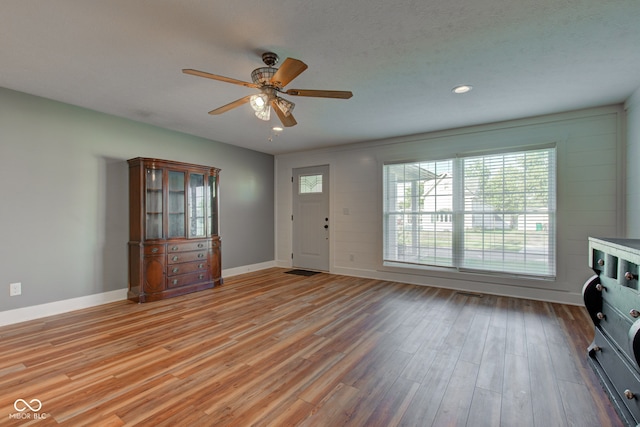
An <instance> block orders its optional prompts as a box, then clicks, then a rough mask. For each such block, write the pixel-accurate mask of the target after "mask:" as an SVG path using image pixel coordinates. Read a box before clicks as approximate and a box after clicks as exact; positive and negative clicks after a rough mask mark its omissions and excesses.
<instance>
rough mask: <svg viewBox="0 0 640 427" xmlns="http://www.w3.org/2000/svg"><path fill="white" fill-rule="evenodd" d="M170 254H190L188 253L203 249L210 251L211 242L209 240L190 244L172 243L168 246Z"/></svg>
mask: <svg viewBox="0 0 640 427" xmlns="http://www.w3.org/2000/svg"><path fill="white" fill-rule="evenodd" d="M167 247H168V249H167V250H168V252H169V253H173V252H188V251H199V250H203V249H209V242H208V241H207V240H199V241H197V242H188V243H172V242H170V243H169V244H168V245H167Z"/></svg>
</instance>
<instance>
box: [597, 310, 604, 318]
mask: <svg viewBox="0 0 640 427" xmlns="http://www.w3.org/2000/svg"><path fill="white" fill-rule="evenodd" d="M596 317H597V318H598V319H600V320H603V319H604V318H605V317H606V316H605V315H604V313H603V312H601V311H599V312H598V314H596Z"/></svg>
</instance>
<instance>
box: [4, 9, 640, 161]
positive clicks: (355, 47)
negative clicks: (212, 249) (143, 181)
mask: <svg viewBox="0 0 640 427" xmlns="http://www.w3.org/2000/svg"><path fill="white" fill-rule="evenodd" d="M0 12H1V14H0V86H2V87H6V88H10V89H14V90H18V91H22V92H26V93H30V94H34V95H39V96H42V97H46V98H51V99H54V100H58V101H62V102H66V103H70V104H74V105H78V106H82V107H86V108H90V109H93V110H97V111H101V112H105V113H109V114H113V115H116V116H120V117H126V118H130V119H132V120H136V121H140V122H145V123H150V124H153V125H157V126H161V127H164V128H168V129H173V130H177V131H181V132H186V133H189V134H193V135H198V136H202V137H205V138H208V139H212V140H216V141H221V142H225V143H229V144H234V145H238V146H242V147H247V148H251V149H254V150H258V151H262V152H266V153H272V154H277V153H285V152H290V151H299V150H305V149H310V148H317V147H322V146H329V145H338V144H344V143H349V142H359V141H368V140H375V139H381V138H388V137H394V136H400V135H410V134H415V133H421V132H427V131H433V130H441V129H448V128H454V127H462V126H468V125H474V124H479V123H489V122H495V121H501V120H508V119H515V118H522V117H529V116H535V115H540V114H547V113H555V112H561V111H567V110H574V109H579V108H585V107H593V106H600V105H607V104H613V103H619V102H623V101H624V100H625V99H626V98H627V97H628V96H629V95H630V94H631V93H632V92H633V91H634V90H635V89H637V88H638V87H640V1H638V0H607V1H603V0H473V1H472V0H464V1H463V0H430V1H425V0H420V1H417V0H350V1H344V0H322V1H311V0H306V1H305V0H272V1H266V0H233V1H217V0H216V1H204V0H202V1H196V0H189V1H186V0H183V1H179V0H175V1H168V0H166V1H151V0H109V1H106V0H105V1H87V0H56V1H42V0H3V1H2V5H1V6H0ZM265 51H273V52H276V53H277V54H278V55H279V56H280V58H281V60H284V58H286V57H293V58H297V59H300V60H302V61H304V62H305V63H306V64H307V65H308V66H309V68H308V69H307V70H306V71H305V72H304V73H302V74H301V75H300V76H299V77H298V78H296V79H295V80H294V81H293V82H292V83H290V84H289V85H288V86H287V88H297V89H334V90H351V91H352V92H353V93H354V96H353V98H351V99H349V100H334V99H322V98H302V97H287V98H288V99H289V100H291V101H293V102H295V103H296V107H295V110H294V116H295V118H296V120H297V121H298V125H297V126H295V127H292V128H287V129H285V130H284V131H283V132H282V133H281V134H280V135H279V136H277V137H275V138H273V141H269V137H270V136H271V131H270V128H271V126H273V125H275V124H277V117H276V116H275V114H272V119H271V122H264V121H261V120H258V119H257V118H256V117H254V116H253V112H252V110H251V109H250V107H249V105H243V106H241V107H239V108H236V109H234V110H232V111H229V112H227V113H224V114H223V115H220V116H211V115H209V114H207V112H208V111H210V110H212V109H214V108H217V107H219V106H222V105H224V104H227V103H229V102H231V101H234V100H235V99H238V98H241V97H243V96H245V95H249V94H251V93H253V92H256V90H255V89H250V88H246V87H242V86H236V85H231V84H227V83H223V82H219V81H214V80H209V79H203V78H199V77H194V76H190V75H186V74H183V73H182V72H181V70H182V69H183V68H195V69H198V70H202V71H207V72H210V73H214V74H219V75H223V76H227V77H232V78H236V79H240V80H246V81H250V74H251V71H252V70H253V69H254V68H257V67H260V66H262V65H263V64H262V61H261V59H260V55H261V54H262V53H263V52H265ZM461 83H467V84H471V85H473V87H474V90H473V91H471V92H469V93H467V94H465V95H454V94H452V92H451V88H452V87H454V86H455V85H458V84H461ZM285 97H286V96H285Z"/></svg>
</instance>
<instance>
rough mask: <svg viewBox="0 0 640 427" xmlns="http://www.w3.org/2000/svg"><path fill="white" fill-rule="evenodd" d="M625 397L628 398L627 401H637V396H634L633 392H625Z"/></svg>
mask: <svg viewBox="0 0 640 427" xmlns="http://www.w3.org/2000/svg"><path fill="white" fill-rule="evenodd" d="M624 397H626V398H627V399H629V400H631V399H635V397H636V395H635V394H633V392H632V391H631V390H629V389H626V390H625V391H624Z"/></svg>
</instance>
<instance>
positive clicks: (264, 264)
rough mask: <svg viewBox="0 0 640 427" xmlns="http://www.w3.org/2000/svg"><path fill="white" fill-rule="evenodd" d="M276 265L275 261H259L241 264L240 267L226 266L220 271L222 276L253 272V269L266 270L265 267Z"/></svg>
mask: <svg viewBox="0 0 640 427" xmlns="http://www.w3.org/2000/svg"><path fill="white" fill-rule="evenodd" d="M272 267H276V263H275V261H267V262H261V263H259V264H251V265H243V266H242V267H236V268H227V269H225V270H223V271H222V277H223V278H225V277H232V276H237V275H239V274H244V273H253V272H254V271H260V270H266V269H267V268H272Z"/></svg>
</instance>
